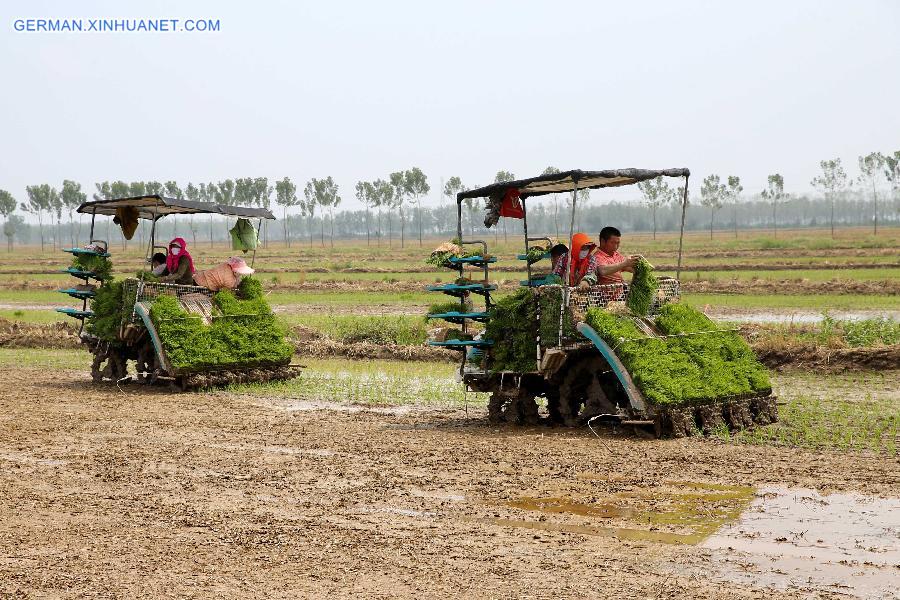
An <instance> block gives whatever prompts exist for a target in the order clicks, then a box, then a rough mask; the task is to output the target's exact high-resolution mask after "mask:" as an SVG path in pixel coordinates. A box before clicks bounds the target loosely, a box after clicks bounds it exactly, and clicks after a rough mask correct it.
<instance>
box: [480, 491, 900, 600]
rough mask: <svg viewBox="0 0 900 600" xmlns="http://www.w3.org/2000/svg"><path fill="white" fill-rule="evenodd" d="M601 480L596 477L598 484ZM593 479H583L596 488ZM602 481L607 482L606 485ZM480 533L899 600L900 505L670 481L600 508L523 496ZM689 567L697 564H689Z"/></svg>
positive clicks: (743, 580)
mask: <svg viewBox="0 0 900 600" xmlns="http://www.w3.org/2000/svg"><path fill="white" fill-rule="evenodd" d="M598 477H599V476H598ZM592 478H595V477H594V474H590V473H583V474H579V479H587V480H590V479H592ZM604 478H606V477H605V476H604ZM492 505H493V506H497V507H504V508H507V509H512V511H513V512H514V513H521V515H522V518H516V517H517V515H516V514H512V515H499V514H498V515H496V518H478V519H472V520H474V521H477V522H479V523H485V524H490V525H498V526H501V527H516V528H523V529H529V530H534V531H545V532H563V533H570V534H577V535H585V536H602V537H612V538H617V539H620V540H630V541H636V542H656V543H664V544H682V545H693V546H697V547H698V548H702V549H703V550H702V552H703V554H702V556H700V557H696V556H695V558H697V560H699V561H700V562H699V563H694V564H692V565H691V566H690V567H686V566H685V564H684V562H681V561H683V560H685V559H684V558H682V559H679V562H678V563H676V564H673V565H670V568H671V570H672V571H674V572H678V573H682V574H684V573H686V572H687V574H689V575H691V576H696V577H701V578H704V579H708V578H713V579H717V580H721V581H729V582H735V583H738V584H743V585H747V586H750V587H754V588H763V589H775V590H791V591H800V592H804V593H807V592H808V593H826V592H827V593H836V594H842V595H846V596H850V597H862V598H879V599H880V598H898V597H900V594H898V592H897V590H900V499H898V498H875V497H871V496H863V495H860V494H852V493H851V494H830V495H821V494H819V493H818V492H816V491H814V490H807V489H787V488H779V487H764V488H760V489H758V490H756V489H754V488H750V487H743V486H731V485H718V484H707V483H696V482H684V481H667V482H664V483H662V484H660V485H658V486H654V487H649V488H639V487H633V488H630V489H624V490H622V491H620V492H618V493H615V494H612V495H607V496H604V497H602V498H589V499H581V498H579V499H575V498H570V497H565V496H548V497H533V496H523V497H519V498H515V499H512V500H508V501H505V502H499V503H493V504H492ZM687 560H692V559H691V558H688V559H687Z"/></svg>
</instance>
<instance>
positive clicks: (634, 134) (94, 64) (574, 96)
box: [0, 0, 900, 206]
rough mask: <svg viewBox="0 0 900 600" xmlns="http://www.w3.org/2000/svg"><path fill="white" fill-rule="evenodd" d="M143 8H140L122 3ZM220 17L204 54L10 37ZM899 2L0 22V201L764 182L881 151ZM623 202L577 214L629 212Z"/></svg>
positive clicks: (137, 11) (346, 8) (277, 9)
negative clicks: (31, 195) (97, 189)
mask: <svg viewBox="0 0 900 600" xmlns="http://www.w3.org/2000/svg"><path fill="white" fill-rule="evenodd" d="M138 4H139V5H140V8H136V6H137V5H138ZM20 18H21V19H28V18H32V19H38V18H82V19H84V20H85V27H87V23H86V21H87V19H95V18H101V19H114V18H154V19H180V20H182V21H183V20H185V19H191V18H194V19H201V18H204V19H205V18H211V19H218V20H219V21H220V23H221V31H219V32H215V33H198V32H194V33H187V32H182V33H137V32H135V33H129V32H118V33H112V32H108V33H96V32H84V33H40V32H18V31H15V29H14V21H15V20H16V19H20ZM898 70H900V2H898V1H896V0H881V1H878V0H869V1H856V2H849V1H843V2H824V1H808V2H785V1H781V2H760V1H757V2H743V3H740V6H738V3H734V2H673V1H671V0H670V1H660V2H643V3H641V2H629V3H625V2H561V1H553V2H550V1H547V2H525V1H518V2H487V1H481V2H463V1H459V0H456V1H454V2H443V3H436V2H423V1H421V0H419V1H418V2H390V1H387V0H385V1H381V2H322V1H318V2H267V1H262V0H257V1H255V2H243V1H242V2H141V3H130V4H129V5H126V3H124V2H91V1H79V2H66V1H57V2H40V1H31V2H4V3H3V4H2V6H0V75H2V78H0V82H2V86H3V87H2V91H0V136H2V143H0V188H3V189H8V190H10V191H11V192H13V194H14V195H16V196H17V198H19V199H20V200H24V199H25V189H24V188H25V186H26V185H29V184H34V183H43V182H49V183H53V184H56V185H59V184H61V182H62V180H63V179H64V178H69V179H75V180H77V181H80V182H81V183H82V184H83V186H84V188H86V190H87V191H88V192H89V193H90V192H91V191H93V189H94V185H93V184H94V182H95V181H101V180H105V179H110V180H115V179H123V180H126V181H131V180H151V179H156V180H160V181H165V180H167V179H176V180H178V181H179V183H181V184H182V185H185V184H186V183H187V182H188V181H193V182H195V183H199V182H201V181H207V182H208V181H218V180H220V179H224V178H229V177H231V178H233V177H244V176H262V175H265V176H268V177H269V178H270V179H274V178H280V177H283V176H285V175H287V176H290V177H291V178H292V179H293V180H294V181H295V182H297V183H298V187H302V185H303V182H305V181H306V180H307V179H309V178H311V177H324V176H327V175H332V176H333V177H334V178H335V179H336V180H337V182H338V183H339V185H340V186H341V192H342V194H341V195H342V196H343V198H344V205H345V206H346V205H348V204H351V203H352V202H354V201H353V186H354V184H355V183H356V181H357V180H360V179H366V180H371V179H375V178H377V177H386V176H387V175H388V173H390V172H391V171H396V170H402V169H406V168H409V167H412V166H418V167H420V168H421V169H422V170H423V171H425V173H426V174H427V175H428V177H429V180H430V182H431V185H432V195H431V196H432V201H433V202H436V200H437V188H438V187H439V183H440V178H441V177H444V178H447V177H450V176H452V175H459V176H460V177H461V178H462V180H463V182H464V183H466V184H468V185H470V186H472V185H475V184H487V183H489V182H491V181H492V180H493V177H494V174H495V173H496V172H497V171H498V170H500V169H505V170H509V171H512V172H513V173H514V174H515V175H516V176H518V177H528V176H533V175H536V174H539V172H540V171H541V170H543V168H544V167H546V166H547V165H551V164H552V165H555V166H557V167H560V168H562V169H572V168H581V169H608V168H620V167H643V168H665V167H682V166H686V167H689V168H690V169H691V171H692V172H693V174H694V177H692V186H691V187H692V188H693V189H697V187H698V186H699V183H700V180H701V179H702V178H703V177H704V176H705V175H707V174H709V173H719V174H720V175H723V176H725V175H729V174H734V175H740V176H741V177H742V179H743V183H744V187H745V189H746V190H747V191H748V192H757V191H759V190H760V189H762V188H763V187H764V185H765V177H766V175H767V174H769V173H774V172H776V171H778V172H781V173H782V174H783V175H784V177H785V187H786V189H787V190H788V191H796V192H803V191H807V190H809V189H810V186H809V180H810V179H811V178H812V177H813V176H814V175H815V174H816V172H817V170H818V161H819V160H821V159H825V158H832V157H841V158H842V159H843V160H844V162H845V165H846V167H847V171H848V173H850V174H851V175H855V174H856V172H857V168H856V158H857V156H858V155H860V154H864V153H868V152H871V151H873V150H880V151H882V152H887V151H894V150H898V149H900V77H898V76H897V73H898ZM636 195H637V190H636V188H629V189H627V190H619V191H608V192H599V193H598V192H595V193H594V197H595V198H598V199H599V198H601V197H617V198H628V197H634V196H636Z"/></svg>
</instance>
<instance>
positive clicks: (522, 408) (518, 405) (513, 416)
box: [488, 388, 539, 425]
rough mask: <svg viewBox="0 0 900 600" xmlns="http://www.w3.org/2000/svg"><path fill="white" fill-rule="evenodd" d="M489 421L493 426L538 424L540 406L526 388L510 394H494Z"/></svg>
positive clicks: (489, 402)
mask: <svg viewBox="0 0 900 600" xmlns="http://www.w3.org/2000/svg"><path fill="white" fill-rule="evenodd" d="M488 421H489V422H490V423H493V424H499V423H515V424H516V425H535V424H537V423H538V421H539V417H538V406H537V402H536V401H535V399H534V394H533V393H531V392H529V391H528V390H526V389H524V388H519V389H517V390H512V391H509V392H494V393H493V394H491V399H490V400H489V401H488Z"/></svg>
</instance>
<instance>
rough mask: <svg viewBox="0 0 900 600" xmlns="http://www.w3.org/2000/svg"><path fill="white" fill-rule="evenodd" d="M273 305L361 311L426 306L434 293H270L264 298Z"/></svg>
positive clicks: (431, 300) (432, 300) (430, 301)
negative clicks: (343, 307)
mask: <svg viewBox="0 0 900 600" xmlns="http://www.w3.org/2000/svg"><path fill="white" fill-rule="evenodd" d="M266 297H267V298H268V300H269V302H270V303H271V304H273V305H279V306H289V305H291V304H333V305H343V306H346V305H355V306H359V307H361V308H362V309H363V310H366V309H371V308H372V307H376V306H379V305H398V304H399V305H404V304H405V305H410V306H426V305H428V304H430V303H432V302H434V299H435V295H434V293H429V292H426V291H424V290H423V291H421V292H366V291H359V292H329V291H310V292H272V293H270V294H268V295H267V296H266Z"/></svg>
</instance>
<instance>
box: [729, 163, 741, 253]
mask: <svg viewBox="0 0 900 600" xmlns="http://www.w3.org/2000/svg"><path fill="white" fill-rule="evenodd" d="M743 191H744V186H742V185H741V178H740V177H738V176H737V175H729V176H728V191H727V197H728V199H729V200H731V212H732V215H731V216H732V218H733V220H734V237H735V239H737V236H738V232H737V230H738V218H737V205H738V202H740V200H741V192H743Z"/></svg>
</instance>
